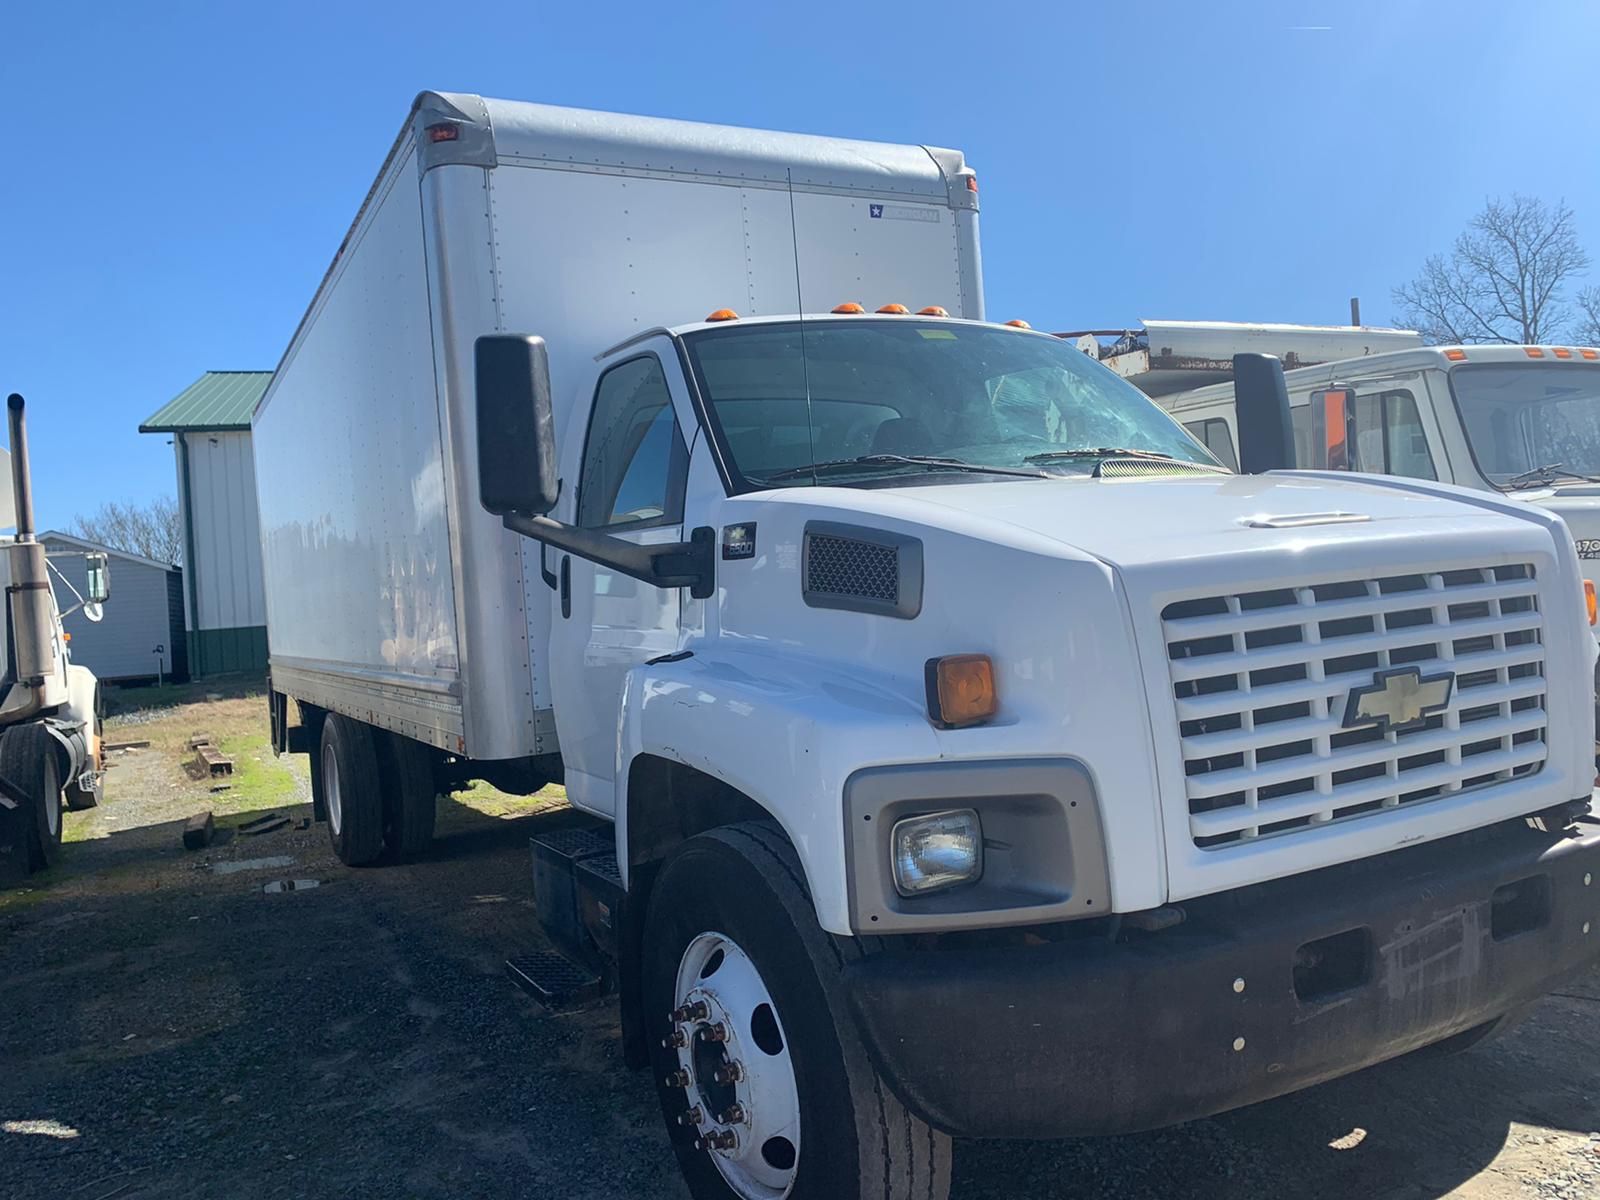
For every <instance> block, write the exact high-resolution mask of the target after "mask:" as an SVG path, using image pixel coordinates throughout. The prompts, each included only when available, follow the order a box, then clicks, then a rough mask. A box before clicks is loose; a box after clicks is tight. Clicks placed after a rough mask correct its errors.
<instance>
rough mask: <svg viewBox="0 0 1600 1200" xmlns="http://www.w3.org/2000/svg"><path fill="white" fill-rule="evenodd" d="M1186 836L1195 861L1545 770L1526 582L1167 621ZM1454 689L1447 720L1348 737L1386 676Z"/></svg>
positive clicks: (1376, 584)
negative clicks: (1362, 697)
mask: <svg viewBox="0 0 1600 1200" xmlns="http://www.w3.org/2000/svg"><path fill="white" fill-rule="evenodd" d="M1161 618H1162V627H1163V631H1164V635H1165V640H1166V648H1167V666H1168V671H1169V674H1170V676H1171V680H1172V694H1173V700H1174V703H1175V704H1176V706H1177V716H1178V725H1179V733H1180V738H1181V745H1182V752H1183V767H1184V777H1185V778H1184V785H1185V790H1186V792H1187V798H1188V805H1189V829H1190V835H1191V836H1192V837H1193V839H1194V843H1195V845H1197V846H1200V847H1202V848H1211V847H1226V846H1229V845H1232V844H1236V843H1238V842H1241V841H1246V840H1251V839H1255V838H1261V837H1268V836H1275V835H1281V836H1288V835H1293V834H1294V833H1295V832H1297V831H1304V830H1308V829H1314V828H1316V827H1317V826H1320V825H1326V824H1328V823H1329V822H1332V821H1338V820H1346V819H1356V818H1359V817H1361V816H1363V815H1368V814H1372V813H1379V812H1383V811H1386V810H1388V809H1393V808H1398V807H1400V806H1402V805H1412V804H1422V803H1426V802H1428V801H1430V800H1437V799H1440V798H1441V797H1445V796H1452V795H1455V794H1457V793H1459V792H1462V791H1464V790H1466V789H1468V788H1479V787H1488V786H1493V785H1494V784H1495V783H1497V782H1500V781H1503V780H1506V779H1511V778H1514V777H1517V776H1522V775H1528V774H1532V773H1533V772H1535V771H1538V770H1539V769H1540V767H1541V766H1543V764H1544V760H1545V754H1546V748H1545V679H1544V646H1543V628H1542V618H1541V616H1540V612H1539V597H1538V587H1537V582H1536V580H1535V578H1534V571H1533V568H1532V566H1529V565H1526V564H1516V565H1510V566H1489V567H1466V568H1452V569H1447V570H1437V571H1433V572H1425V573H1418V574H1412V575H1395V576H1388V577H1384V578H1356V579H1348V580H1336V581H1333V582H1327V583H1320V584H1317V585H1315V586H1311V587H1296V588H1283V589H1275V590H1267V591H1255V592H1241V593H1237V594H1231V595H1221V596H1202V597H1197V598H1193V599H1187V600H1179V601H1176V602H1174V603H1171V604H1168V605H1167V606H1166V607H1165V608H1164V609H1163V610H1162V613H1161ZM1410 666H1416V667H1418V668H1419V669H1420V670H1421V672H1422V674H1423V675H1424V676H1432V675H1436V674H1438V673H1440V672H1452V673H1454V676H1455V686H1454V688H1453V690H1452V692H1451V695H1450V700H1449V704H1448V706H1447V707H1446V708H1445V709H1444V710H1443V711H1442V712H1439V713H1436V714H1434V715H1432V716H1429V717H1427V718H1426V719H1425V720H1422V721H1419V722H1417V723H1416V724H1415V725H1414V726H1412V727H1408V728H1405V729H1402V730H1399V731H1396V730H1392V729H1390V730H1385V729H1381V728H1379V727H1377V726H1375V725H1366V726H1361V727H1357V728H1350V729H1347V728H1344V725H1343V721H1344V716H1345V705H1346V700H1347V698H1348V696H1349V694H1350V692H1351V691H1352V690H1353V689H1357V688H1366V687H1371V686H1372V685H1373V682H1374V679H1375V677H1376V676H1377V674H1378V672H1381V671H1388V670H1392V669H1394V668H1404V667H1410Z"/></svg>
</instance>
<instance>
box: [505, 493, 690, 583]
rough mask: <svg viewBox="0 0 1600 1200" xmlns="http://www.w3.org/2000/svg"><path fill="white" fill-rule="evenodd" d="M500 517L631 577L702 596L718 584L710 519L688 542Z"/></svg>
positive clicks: (544, 520) (548, 519)
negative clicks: (642, 541) (646, 541)
mask: <svg viewBox="0 0 1600 1200" xmlns="http://www.w3.org/2000/svg"><path fill="white" fill-rule="evenodd" d="M500 520H501V523H502V524H504V525H505V527H506V528H507V529H509V530H511V531H512V532H513V533H520V534H521V535H522V536H523V537H529V538H532V539H533V540H534V541H536V542H542V543H543V544H545V545H548V546H554V547H555V548H556V549H557V550H565V551H567V553H569V554H575V555H577V556H578V557H579V558H584V559H588V560H589V561H590V562H594V563H599V564H600V565H601V566H603V567H609V568H610V569H611V570H613V571H616V572H618V573H619V574H622V575H627V576H629V577H630V578H633V579H638V580H642V581H643V582H645V583H649V584H654V585H655V586H656V587H659V588H683V587H686V588H688V589H689V594H690V595H691V596H693V597H694V598H695V599H696V600H704V599H705V598H706V597H708V596H710V595H711V593H712V591H713V590H714V589H715V579H716V567H715V565H714V564H715V562H716V555H715V553H714V549H715V544H716V532H715V530H713V529H712V528H711V527H710V526H709V525H702V526H700V527H699V528H698V529H696V530H695V531H694V532H693V533H692V534H690V536H689V540H688V541H686V542H667V543H665V544H664V545H659V546H638V545H635V544H634V543H633V542H627V541H623V539H621V538H617V537H612V536H610V535H609V534H604V533H599V532H597V531H595V530H593V529H580V528H578V527H577V526H576V525H567V524H565V523H563V522H561V521H557V520H555V519H553V518H551V517H530V516H527V515H525V514H523V513H506V514H505V516H503V517H501V518H500Z"/></svg>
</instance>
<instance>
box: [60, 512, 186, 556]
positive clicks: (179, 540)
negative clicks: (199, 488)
mask: <svg viewBox="0 0 1600 1200" xmlns="http://www.w3.org/2000/svg"><path fill="white" fill-rule="evenodd" d="M73 532H74V533H76V534H77V535H78V536H79V537H81V538H86V539H88V540H89V541H91V542H99V543H100V544H101V545H102V546H110V547H111V548H112V549H113V550H126V551H128V552H129V553H131V554H142V555H143V556H144V557H145V558H153V559H155V560H156V561H157V562H164V563H172V564H174V565H175V566H182V565H183V522H182V521H181V520H180V519H179V517H178V505H177V503H176V502H175V501H174V500H173V499H172V497H170V496H162V497H160V498H159V499H156V500H152V501H151V502H150V503H149V504H146V505H138V504H118V503H117V502H116V501H114V500H113V501H110V502H109V503H106V504H102V505H101V506H100V510H99V511H98V512H96V513H94V514H93V515H92V516H87V517H85V516H82V515H79V516H78V518H77V519H76V522H75V523H74V525H73Z"/></svg>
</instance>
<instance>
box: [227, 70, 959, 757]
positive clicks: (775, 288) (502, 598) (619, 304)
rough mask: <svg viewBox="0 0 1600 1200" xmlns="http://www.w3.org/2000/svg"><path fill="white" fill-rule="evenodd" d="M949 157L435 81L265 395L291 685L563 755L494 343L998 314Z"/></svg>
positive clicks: (279, 616) (264, 459)
mask: <svg viewBox="0 0 1600 1200" xmlns="http://www.w3.org/2000/svg"><path fill="white" fill-rule="evenodd" d="M981 297H982V285H981V274H980V263H979V253H978V233H977V193H976V188H975V184H974V183H973V182H972V176H971V172H970V171H968V170H967V169H966V167H965V165H964V163H963V162H962V159H961V155H960V154H959V153H957V152H955V151H949V150H938V149H930V148H927V147H922V146H897V145H884V144H877V143H867V142H851V141H841V140H837V139H829V138H820V137H811V136H806V135H798V134H785V133H767V132H762V131H754V130H744V129H734V128H727V127H722V126H710V125H696V124H690V123H687V122H678V121H666V120H657V119H652V118H643V117H627V116H618V115H612V114H606V113H594V112H586V111H580V110H572V109H561V108H552V107H548V106H544V105H535V104H521V103H507V102H500V101H493V100H484V99H482V98H480V97H476V96H461V95H443V94H438V93H424V94H423V95H422V96H421V97H419V98H418V101H417V103H416V105H415V107H414V108H413V110H412V114H411V117H410V118H409V120H408V121H407V123H406V126H405V128H404V129H403V130H402V132H401V135H400V137H399V139H398V140H397V141H396V143H395V145H394V147H393V149H392V150H391V152H390V154H389V157H388V159H387V161H386V162H385V164H384V167H383V170H382V172H381V173H380V175H379V177H378V179H377V182H376V183H375V184H374V185H373V188H372V190H371V191H370V193H369V194H368V196H367V198H366V201H365V203H364V204H363V205H362V208H361V210H360V213H359V214H358V216H357V218H356V220H355V223H354V225H353V226H352V227H351V229H350V232H349V234H348V235H347V236H346V238H345V241H344V244H343V245H342V246H341V247H340V249H339V253H338V255H337V256H336V257H335V259H334V261H333V264H332V266H331V267H330V268H329V270H328V273H327V275H326V276H325V277H324V279H323V281H322V284H321V286H320V288H319V289H318V291H317V294H316V297H315V298H314V299H313V301H312V303H311V306H310V308H309V309H308V311H307V312H306V314H305V317H304V318H303V319H302V321H301V323H300V326H299V328H298V329H297V331H296V333H295V335H294V337H293V339H292V341H291V342H290V345H289V347H288V349H287V351H286V352H285V354H284V357H283V360H282V362H281V363H280V364H279V366H278V369H277V372H276V374H275V376H274V378H273V382H272V384H271V386H270V387H269V388H268V390H267V392H266V393H265V395H264V396H263V397H262V400H261V403H260V405H259V406H258V408H257V411H256V413H255V417H254V421H253V428H254V446H255V457H256V480H257V489H258V493H259V501H260V509H261V528H262V542H263V555H264V573H265V579H266V593H267V625H268V640H269V644H270V650H271V671H272V679H273V686H274V688H275V689H277V690H278V691H280V692H284V693H287V694H289V695H292V696H295V697H296V698H297V699H299V700H301V701H303V702H306V703H310V704H314V705H317V706H319V707H322V708H325V709H328V710H330V711H334V712H343V713H345V714H347V715H349V716H352V717H356V718H358V719H360V720H363V721H366V722H368V723H370V724H373V725H377V726H379V727H382V728H387V729H391V730H394V731H396V732H399V733H402V734H405V735H407V736H409V737H413V738H415V739H417V740H419V741H422V742H426V743H428V744H430V745H433V746H435V747H438V748H440V749H443V750H446V751H448V752H450V753H452V754H458V755H462V756H465V757H468V758H474V759H494V760H498V759H514V758H525V757H529V756H535V755H545V754H551V753H554V752H555V751H556V750H557V749H558V747H557V745H556V737H555V723H554V720H553V714H552V698H551V695H550V688H549V680H548V674H547V670H546V669H545V658H546V654H545V647H546V644H547V639H548V634H549V623H550V611H551V596H552V593H551V590H550V588H549V587H548V586H547V585H546V582H545V578H544V576H543V575H542V574H541V563H540V552H539V547H538V545H537V544H536V543H534V542H531V541H528V540H526V539H522V538H519V537H517V536H516V535H514V534H512V533H509V532H508V531H506V530H505V529H504V528H503V527H502V525H501V523H500V521H499V520H498V519H497V518H495V517H492V516H490V515H489V514H488V513H486V512H485V511H484V510H483V509H482V508H481V507H480V505H479V503H478V488H477V473H476V461H475V458H476V449H475V447H476V437H477V429H476V422H475V417H474V404H475V402H474V395H473V385H472V377H471V363H472V348H473V343H474V341H475V339H476V338H477V337H479V336H480V335H482V334H486V333H493V332H517V333H535V334H539V335H541V336H543V337H544V338H545V339H546V341H547V343H548V345H549V350H550V361H551V377H552V386H553V390H554V396H555V404H556V419H557V422H558V424H561V423H564V421H565V419H566V417H567V415H568V413H569V412H570V410H571V409H572V408H573V406H574V405H575V404H579V403H580V402H582V403H586V402H587V397H580V396H579V395H578V394H577V389H578V388H579V387H580V386H581V384H580V376H581V374H582V369H583V366H584V365H585V364H586V361H587V360H588V359H591V358H592V357H593V356H595V355H596V354H599V353H600V352H602V351H604V350H605V349H607V348H609V347H611V346H614V345H616V344H617V343H618V342H622V341H625V340H627V339H629V338H631V337H633V336H635V335H637V334H640V333H643V332H645V331H647V330H649V329H651V328H653V327H658V326H661V325H665V324H676V323H682V322H685V321H692V320H698V319H700V318H702V317H703V316H704V315H705V314H707V313H709V312H711V311H713V310H715V309H719V308H731V309H734V310H735V311H737V312H739V313H740V314H741V315H744V316H755V315H765V314H773V313H791V312H796V311H800V312H818V311H826V310H828V309H830V308H832V307H833V306H834V305H835V304H837V303H839V302H842V301H857V302H860V303H862V304H864V305H866V306H867V307H868V308H869V309H872V308H876V307H878V306H880V305H882V304H885V303H891V302H898V303H904V304H907V305H909V306H911V307H912V308H913V309H915V308H919V307H922V306H924V305H938V306H941V307H943V308H945V309H947V310H948V311H949V312H950V313H951V314H952V315H954V316H966V317H972V318H979V317H981V316H982V315H983V313H982V298H981Z"/></svg>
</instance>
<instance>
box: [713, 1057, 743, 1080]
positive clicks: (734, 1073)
mask: <svg viewBox="0 0 1600 1200" xmlns="http://www.w3.org/2000/svg"><path fill="white" fill-rule="evenodd" d="M712 1078H714V1079H715V1080H716V1081H717V1082H718V1083H739V1082H741V1081H743V1079H744V1064H743V1063H741V1062H739V1061H738V1060H737V1059H736V1060H734V1061H733V1062H731V1063H729V1064H728V1065H727V1066H725V1067H718V1068H717V1069H716V1071H715V1072H713V1075H712Z"/></svg>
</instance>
